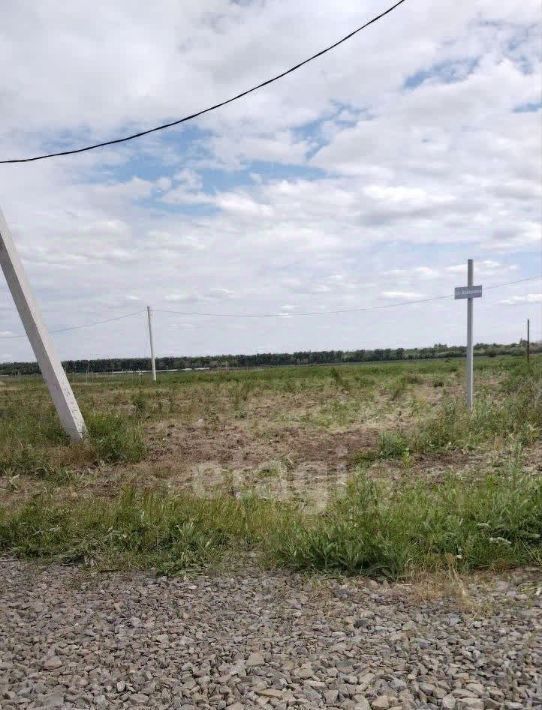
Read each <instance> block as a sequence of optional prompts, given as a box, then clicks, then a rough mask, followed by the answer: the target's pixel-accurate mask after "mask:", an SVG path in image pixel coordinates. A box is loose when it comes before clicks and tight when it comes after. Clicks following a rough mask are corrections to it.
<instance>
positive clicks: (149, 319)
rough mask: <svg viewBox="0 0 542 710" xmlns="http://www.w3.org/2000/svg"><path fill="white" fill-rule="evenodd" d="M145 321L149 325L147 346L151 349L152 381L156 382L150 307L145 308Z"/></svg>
mask: <svg viewBox="0 0 542 710" xmlns="http://www.w3.org/2000/svg"><path fill="white" fill-rule="evenodd" d="M147 321H148V324H149V345H150V347H151V369H152V381H153V382H156V360H155V358H154V341H153V338H152V311H151V307H150V306H147Z"/></svg>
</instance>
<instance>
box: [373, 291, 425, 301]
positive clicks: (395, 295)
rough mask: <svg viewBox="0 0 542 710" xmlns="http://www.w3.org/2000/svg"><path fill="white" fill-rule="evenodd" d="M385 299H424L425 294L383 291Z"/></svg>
mask: <svg viewBox="0 0 542 710" xmlns="http://www.w3.org/2000/svg"><path fill="white" fill-rule="evenodd" d="M382 296H383V298H390V299H401V298H402V299H405V300H406V299H409V298H423V296H424V294H423V293H418V292H417V291H383V292H382Z"/></svg>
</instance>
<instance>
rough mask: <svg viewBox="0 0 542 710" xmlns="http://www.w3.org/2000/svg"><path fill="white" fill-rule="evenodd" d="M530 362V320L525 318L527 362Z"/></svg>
mask: <svg viewBox="0 0 542 710" xmlns="http://www.w3.org/2000/svg"><path fill="white" fill-rule="evenodd" d="M530 362H531V321H530V320H529V318H527V364H529V363H530Z"/></svg>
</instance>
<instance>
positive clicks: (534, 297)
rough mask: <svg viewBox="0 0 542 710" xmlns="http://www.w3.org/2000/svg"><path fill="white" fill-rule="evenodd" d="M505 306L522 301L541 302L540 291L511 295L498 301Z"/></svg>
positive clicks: (541, 294) (514, 304)
mask: <svg viewBox="0 0 542 710" xmlns="http://www.w3.org/2000/svg"><path fill="white" fill-rule="evenodd" d="M499 303H502V304H503V305H506V306H516V305H519V304H522V303H542V293H528V294H526V295H524V296H512V297H511V298H505V299H503V300H502V301H499Z"/></svg>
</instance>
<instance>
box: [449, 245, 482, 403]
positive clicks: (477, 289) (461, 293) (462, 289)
mask: <svg viewBox="0 0 542 710" xmlns="http://www.w3.org/2000/svg"><path fill="white" fill-rule="evenodd" d="M473 264H474V262H473V260H472V259H469V260H468V262H467V270H468V277H467V286H457V287H456V289H455V298H456V299H461V298H466V299H467V378H466V379H467V408H468V410H469V411H472V403H473V391H474V345H473V339H472V316H473V298H481V297H482V287H481V286H474V285H473V281H474V266H473Z"/></svg>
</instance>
